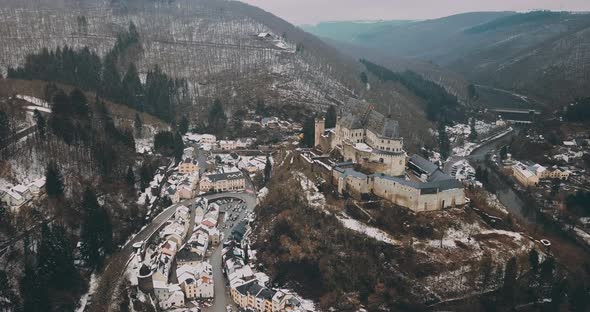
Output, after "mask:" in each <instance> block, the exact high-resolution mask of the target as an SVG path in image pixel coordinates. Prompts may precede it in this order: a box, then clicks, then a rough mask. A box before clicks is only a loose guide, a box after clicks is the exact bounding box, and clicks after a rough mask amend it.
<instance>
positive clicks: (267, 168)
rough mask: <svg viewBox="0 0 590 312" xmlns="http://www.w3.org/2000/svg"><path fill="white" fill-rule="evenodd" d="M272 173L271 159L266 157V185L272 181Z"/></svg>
mask: <svg viewBox="0 0 590 312" xmlns="http://www.w3.org/2000/svg"><path fill="white" fill-rule="evenodd" d="M271 173H272V163H271V162H270V157H269V156H268V155H266V164H265V165H264V184H267V183H268V181H270V175H271Z"/></svg>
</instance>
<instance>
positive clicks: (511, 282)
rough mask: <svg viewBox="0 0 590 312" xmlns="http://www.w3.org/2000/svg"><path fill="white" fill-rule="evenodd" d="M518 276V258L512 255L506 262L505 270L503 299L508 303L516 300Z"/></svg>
mask: <svg viewBox="0 0 590 312" xmlns="http://www.w3.org/2000/svg"><path fill="white" fill-rule="evenodd" d="M517 276H518V264H517V263H516V258H515V257H512V258H510V260H508V263H507V264H506V270H505V271H504V283H503V285H502V295H503V299H504V300H505V302H506V303H507V304H509V305H510V304H512V303H513V302H514V291H515V287H516V278H517Z"/></svg>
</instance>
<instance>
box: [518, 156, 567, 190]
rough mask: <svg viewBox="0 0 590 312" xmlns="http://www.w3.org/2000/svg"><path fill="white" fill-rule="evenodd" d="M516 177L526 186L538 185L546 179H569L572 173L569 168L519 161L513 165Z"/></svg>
mask: <svg viewBox="0 0 590 312" xmlns="http://www.w3.org/2000/svg"><path fill="white" fill-rule="evenodd" d="M512 174H513V176H514V178H515V179H516V180H517V181H518V183H520V184H521V185H523V186H524V187H529V186H536V185H537V184H539V182H540V181H541V180H544V179H559V180H567V179H568V178H569V176H570V174H571V172H570V171H569V170H560V169H559V168H557V167H554V168H551V169H547V168H545V167H543V166H541V165H539V164H534V165H527V164H524V163H522V162H517V163H516V164H515V165H514V166H512Z"/></svg>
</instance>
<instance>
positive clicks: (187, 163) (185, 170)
mask: <svg viewBox="0 0 590 312" xmlns="http://www.w3.org/2000/svg"><path fill="white" fill-rule="evenodd" d="M198 171H199V164H198V162H197V161H196V160H193V159H191V158H186V159H185V160H183V161H182V162H181V163H180V165H178V172H179V173H180V174H192V173H194V172H198Z"/></svg>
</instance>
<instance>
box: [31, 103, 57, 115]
mask: <svg viewBox="0 0 590 312" xmlns="http://www.w3.org/2000/svg"><path fill="white" fill-rule="evenodd" d="M26 109H27V110H29V111H32V112H34V111H35V110H38V111H40V112H45V113H48V114H50V113H51V108H47V107H42V106H33V105H29V106H27V107H26Z"/></svg>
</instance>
